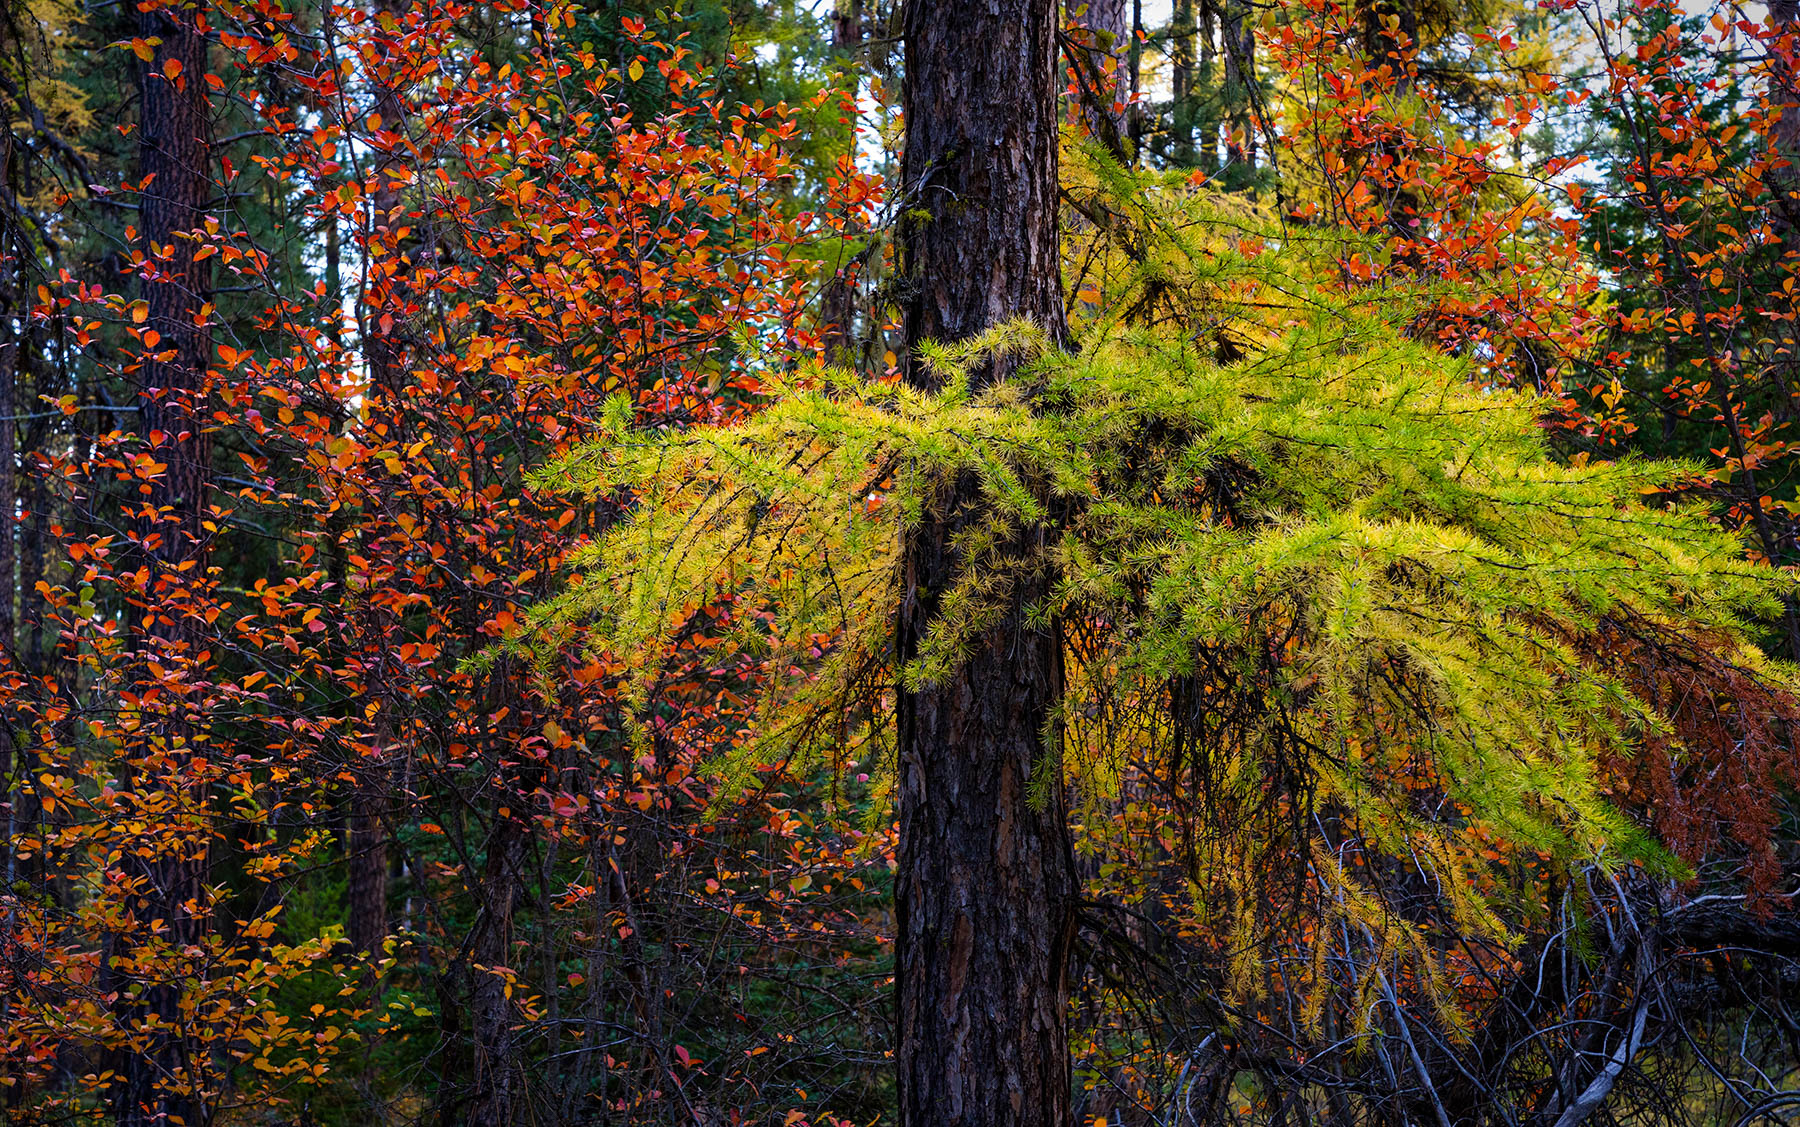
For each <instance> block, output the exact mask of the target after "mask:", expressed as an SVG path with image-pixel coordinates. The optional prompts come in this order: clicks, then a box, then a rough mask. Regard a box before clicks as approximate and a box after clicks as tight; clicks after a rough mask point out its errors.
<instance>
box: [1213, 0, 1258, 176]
mask: <svg viewBox="0 0 1800 1127" xmlns="http://www.w3.org/2000/svg"><path fill="white" fill-rule="evenodd" d="M1249 16H1250V10H1249V8H1248V7H1247V6H1246V4H1245V3H1244V0H1227V3H1226V7H1225V11H1224V13H1223V16H1222V23H1223V26H1222V28H1221V31H1222V32H1223V36H1222V38H1223V46H1224V50H1225V106H1226V111H1227V118H1226V128H1227V130H1228V131H1229V132H1228V133H1227V136H1226V140H1225V162H1226V163H1227V164H1240V163H1241V164H1250V165H1254V164H1255V163H1256V108H1255V91H1254V90H1253V89H1252V86H1253V85H1254V83H1255V82H1256V31H1255V28H1254V27H1253V26H1252V25H1251V23H1250V19H1249Z"/></svg>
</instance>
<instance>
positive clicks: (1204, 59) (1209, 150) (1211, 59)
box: [1194, 0, 1220, 174]
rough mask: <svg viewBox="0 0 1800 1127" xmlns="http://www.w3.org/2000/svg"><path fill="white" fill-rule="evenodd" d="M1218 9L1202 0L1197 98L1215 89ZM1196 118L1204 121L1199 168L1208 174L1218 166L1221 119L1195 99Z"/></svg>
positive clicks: (1217, 53)
mask: <svg viewBox="0 0 1800 1127" xmlns="http://www.w3.org/2000/svg"><path fill="white" fill-rule="evenodd" d="M1218 29H1219V14H1218V9H1216V8H1215V7H1213V0H1200V30H1199V39H1200V91H1199V93H1198V94H1196V95H1195V97H1196V99H1198V98H1201V97H1206V96H1207V95H1209V94H1210V93H1211V91H1212V90H1213V86H1214V83H1215V82H1216V81H1217V77H1218V74H1217V71H1218V65H1219V51H1218V46H1217V44H1218V34H1217V33H1218ZM1194 118H1195V120H1196V121H1200V122H1203V123H1204V129H1203V130H1202V132H1201V136H1200V153H1199V157H1200V170H1201V171H1202V172H1206V173H1208V174H1211V173H1214V172H1217V171H1218V170H1219V124H1220V122H1219V120H1218V118H1216V117H1214V116H1213V115H1212V114H1204V115H1203V114H1201V112H1200V106H1199V104H1198V102H1197V101H1196V104H1195V106H1194Z"/></svg>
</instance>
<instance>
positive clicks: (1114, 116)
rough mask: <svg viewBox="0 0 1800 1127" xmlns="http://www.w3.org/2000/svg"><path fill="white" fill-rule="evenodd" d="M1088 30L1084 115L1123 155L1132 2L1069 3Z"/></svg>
mask: <svg viewBox="0 0 1800 1127" xmlns="http://www.w3.org/2000/svg"><path fill="white" fill-rule="evenodd" d="M1069 6H1070V8H1071V9H1073V10H1075V11H1077V12H1079V13H1080V14H1079V15H1077V16H1076V20H1077V22H1079V23H1080V24H1081V26H1082V27H1084V28H1086V29H1087V32H1088V35H1089V43H1090V45H1089V47H1088V49H1087V51H1086V52H1085V55H1086V65H1085V66H1084V67H1083V72H1084V73H1083V74H1082V75H1081V85H1082V91H1083V93H1082V115H1083V117H1084V118H1085V119H1086V121H1087V124H1088V131H1089V132H1091V133H1092V134H1093V135H1094V136H1095V137H1097V138H1099V139H1100V142H1101V143H1102V144H1104V145H1105V146H1106V147H1107V148H1108V149H1110V150H1112V151H1113V152H1115V153H1117V154H1119V155H1120V156H1126V155H1128V154H1127V153H1126V151H1125V136H1126V128H1125V106H1126V102H1127V100H1128V98H1129V96H1130V86H1129V83H1130V81H1131V71H1130V67H1129V65H1128V58H1129V56H1128V55H1127V54H1126V52H1127V49H1128V44H1129V43H1130V38H1131V19H1130V8H1129V7H1128V0H1069Z"/></svg>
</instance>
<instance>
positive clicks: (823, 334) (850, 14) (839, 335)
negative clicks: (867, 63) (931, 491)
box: [819, 0, 863, 368]
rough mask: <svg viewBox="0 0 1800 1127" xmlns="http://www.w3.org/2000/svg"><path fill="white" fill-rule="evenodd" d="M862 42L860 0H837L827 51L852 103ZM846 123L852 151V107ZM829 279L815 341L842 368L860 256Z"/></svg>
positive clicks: (852, 361) (852, 349) (851, 348)
mask: <svg viewBox="0 0 1800 1127" xmlns="http://www.w3.org/2000/svg"><path fill="white" fill-rule="evenodd" d="M862 46H863V0H837V6H836V8H835V9H834V10H833V12H832V17H831V53H832V55H834V56H835V60H836V62H837V64H838V65H839V66H840V67H842V68H843V73H844V75H845V83H846V86H847V92H848V94H849V96H850V98H851V99H852V102H853V103H854V99H855V98H856V94H857V90H858V87H859V85H860V83H861V73H860V71H859V70H858V69H857V67H856V56H857V55H858V54H859V53H860V52H861V51H862ZM847 116H848V117H849V118H850V124H849V126H848V127H847V130H846V137H845V147H846V149H847V150H849V151H851V152H854V151H855V148H856V128H857V123H856V115H855V113H854V111H852V112H851V113H850V114H848V115H847ZM858 233H859V228H853V229H851V230H847V231H846V232H845V234H846V235H855V234H858ZM836 266H837V269H836V271H835V272H834V273H833V274H832V276H831V279H830V280H829V281H827V282H826V283H825V287H824V290H823V291H822V292H821V294H820V296H819V325H820V332H819V343H820V344H821V345H823V346H824V352H825V362H826V363H827V364H839V365H842V366H844V367H846V368H851V367H855V366H856V360H857V356H856V340H855V333H856V283H857V274H858V272H859V271H860V268H861V266H862V262H861V256H857V257H855V258H851V259H847V260H843V261H839V262H838V263H837V264H836Z"/></svg>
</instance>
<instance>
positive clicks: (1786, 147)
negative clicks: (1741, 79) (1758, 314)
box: [1769, 0, 1800, 246]
mask: <svg viewBox="0 0 1800 1127" xmlns="http://www.w3.org/2000/svg"><path fill="white" fill-rule="evenodd" d="M1769 22H1770V23H1771V24H1773V25H1774V27H1775V29H1776V31H1777V33H1778V34H1780V35H1781V36H1782V37H1783V38H1790V37H1791V38H1792V39H1793V40H1794V45H1793V46H1792V47H1791V48H1790V49H1789V50H1788V51H1786V52H1780V51H1778V52H1776V53H1775V58H1774V62H1773V65H1772V66H1771V68H1770V70H1771V75H1772V78H1773V82H1772V84H1771V85H1772V87H1773V88H1772V89H1771V90H1770V91H1769V100H1770V101H1771V102H1773V103H1775V104H1776V105H1779V106H1781V107H1783V109H1782V111H1781V117H1780V118H1779V119H1778V120H1777V121H1776V122H1775V125H1774V128H1772V129H1771V130H1770V131H1769V132H1770V136H1769V141H1770V147H1771V148H1772V149H1774V154H1773V155H1774V156H1775V157H1776V158H1777V159H1778V160H1781V161H1784V162H1786V163H1785V165H1784V166H1783V167H1781V168H1777V169H1775V170H1774V171H1773V172H1772V173H1771V174H1770V176H1769V187H1770V188H1771V189H1772V190H1773V191H1774V193H1775V200H1776V203H1775V216H1776V223H1777V225H1778V229H1779V230H1781V231H1782V233H1783V234H1784V235H1786V236H1787V238H1788V239H1789V240H1790V242H1789V245H1790V246H1791V245H1792V239H1793V238H1794V236H1795V234H1796V233H1797V232H1800V0H1769Z"/></svg>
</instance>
